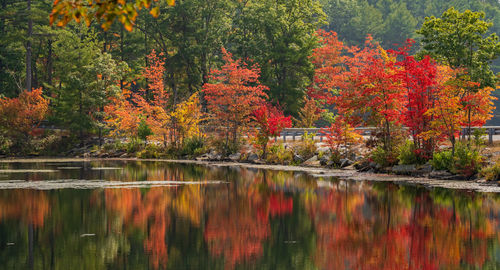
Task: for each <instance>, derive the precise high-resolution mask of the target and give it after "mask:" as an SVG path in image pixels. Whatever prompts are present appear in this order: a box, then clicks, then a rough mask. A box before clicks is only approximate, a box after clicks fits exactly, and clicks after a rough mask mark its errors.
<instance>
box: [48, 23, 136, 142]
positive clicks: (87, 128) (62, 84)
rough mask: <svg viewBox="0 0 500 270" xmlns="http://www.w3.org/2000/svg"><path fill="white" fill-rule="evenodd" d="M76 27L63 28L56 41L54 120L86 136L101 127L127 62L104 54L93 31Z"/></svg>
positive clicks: (53, 90) (117, 89)
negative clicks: (71, 28)
mask: <svg viewBox="0 0 500 270" xmlns="http://www.w3.org/2000/svg"><path fill="white" fill-rule="evenodd" d="M77 29H78V30H77ZM74 30H76V31H74V32H70V31H66V30H63V31H62V32H61V33H60V34H59V36H58V38H57V41H56V43H55V44H54V46H55V48H54V50H55V54H56V55H57V59H56V62H55V70H56V77H57V78H58V81H57V82H56V83H55V85H56V86H55V87H52V88H51V90H52V92H53V93H54V97H53V107H54V115H53V120H54V121H55V122H56V123H58V124H60V125H62V126H63V127H66V128H69V129H70V130H71V131H73V132H77V133H78V134H79V135H80V138H83V135H84V134H85V133H87V132H93V131H95V130H96V129H98V128H101V124H100V123H101V122H102V119H103V117H104V113H103V107H104V105H105V104H106V103H107V102H108V101H109V99H108V98H109V97H110V96H113V95H116V94H117V93H118V91H119V81H120V80H121V78H122V76H123V74H124V73H125V71H126V70H127V65H126V64H125V63H124V62H118V61H115V60H113V59H112V57H111V55H109V54H107V53H102V52H101V50H100V48H101V47H102V44H100V42H99V41H98V40H97V39H96V38H97V35H96V34H95V33H94V32H93V31H92V30H90V29H87V28H86V27H84V26H80V25H77V27H76V29H74Z"/></svg>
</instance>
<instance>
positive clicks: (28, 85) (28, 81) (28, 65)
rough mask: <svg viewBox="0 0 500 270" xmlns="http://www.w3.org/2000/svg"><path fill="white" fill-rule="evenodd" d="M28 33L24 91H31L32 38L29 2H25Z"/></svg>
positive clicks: (28, 0) (29, 0)
mask: <svg viewBox="0 0 500 270" xmlns="http://www.w3.org/2000/svg"><path fill="white" fill-rule="evenodd" d="M27 4H28V6H27V8H26V10H27V13H28V33H27V42H26V90H28V91H31V88H32V87H31V80H32V78H31V77H32V74H31V37H32V36H33V19H32V18H31V0H27Z"/></svg>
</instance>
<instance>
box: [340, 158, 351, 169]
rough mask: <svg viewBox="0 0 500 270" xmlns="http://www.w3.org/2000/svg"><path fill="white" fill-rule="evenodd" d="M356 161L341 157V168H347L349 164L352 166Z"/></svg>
mask: <svg viewBox="0 0 500 270" xmlns="http://www.w3.org/2000/svg"><path fill="white" fill-rule="evenodd" d="M353 163H354V162H352V161H351V160H349V159H347V158H342V159H340V168H345V167H347V166H350V165H352V164H353Z"/></svg>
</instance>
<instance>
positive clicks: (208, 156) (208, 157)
mask: <svg viewBox="0 0 500 270" xmlns="http://www.w3.org/2000/svg"><path fill="white" fill-rule="evenodd" d="M195 159H196V160H197V161H208V160H209V159H210V155H209V154H203V155H201V156H199V157H197V158H195Z"/></svg>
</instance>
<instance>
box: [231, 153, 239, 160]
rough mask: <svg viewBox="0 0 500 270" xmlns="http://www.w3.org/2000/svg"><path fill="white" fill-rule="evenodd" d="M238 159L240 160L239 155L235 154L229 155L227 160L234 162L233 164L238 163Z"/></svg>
mask: <svg viewBox="0 0 500 270" xmlns="http://www.w3.org/2000/svg"><path fill="white" fill-rule="evenodd" d="M240 158H241V154H240V153H235V154H232V155H229V160H231V161H234V162H237V161H239V160H240Z"/></svg>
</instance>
